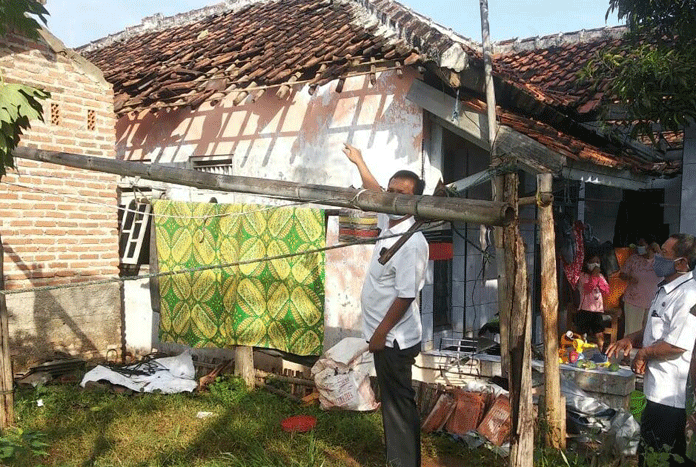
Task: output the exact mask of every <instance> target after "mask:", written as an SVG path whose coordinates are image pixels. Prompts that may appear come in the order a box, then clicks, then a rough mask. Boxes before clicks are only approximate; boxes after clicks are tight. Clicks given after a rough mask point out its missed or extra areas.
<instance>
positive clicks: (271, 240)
mask: <svg viewBox="0 0 696 467" xmlns="http://www.w3.org/2000/svg"><path fill="white" fill-rule="evenodd" d="M154 213H155V228H156V234H157V258H158V260H159V269H160V272H162V273H164V272H169V271H177V270H185V269H193V268H198V267H201V266H214V265H221V264H230V263H239V262H244V261H248V260H254V259H262V258H265V257H271V256H279V255H284V254H288V253H302V252H304V251H311V250H315V249H317V248H322V247H324V246H325V244H326V241H325V233H326V224H325V221H324V212H323V211H322V210H320V209H309V208H291V207H281V208H275V209H267V207H266V206H259V205H251V204H208V203H187V202H175V201H156V202H155V203H154ZM159 283H160V296H161V311H160V313H161V316H160V329H159V335H160V340H161V341H163V342H176V343H180V344H186V345H188V346H191V347H218V348H223V347H230V346H234V345H248V346H256V347H266V348H273V349H278V350H282V351H285V352H290V353H294V354H298V355H320V354H321V352H322V342H323V339H324V253H323V252H318V253H307V254H304V255H297V256H292V257H289V258H285V259H276V260H272V261H257V262H252V263H248V264H241V265H235V266H229V267H224V268H213V269H207V270H203V271H198V272H185V273H182V274H175V275H170V276H162V277H160V280H159Z"/></svg>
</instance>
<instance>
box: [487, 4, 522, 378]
mask: <svg viewBox="0 0 696 467" xmlns="http://www.w3.org/2000/svg"><path fill="white" fill-rule="evenodd" d="M479 6H480V8H481V44H482V46H483V74H484V80H485V85H486V116H487V121H488V144H489V146H490V155H491V167H496V166H498V165H500V163H501V161H500V157H499V156H498V153H497V151H496V147H497V145H496V140H497V137H498V120H497V118H496V110H495V106H496V103H495V86H494V84H493V58H492V56H491V50H492V47H491V34H490V27H489V24H488V0H479ZM491 183H492V186H491V188H492V192H493V201H494V202H502V201H503V199H504V196H503V187H504V177H503V176H502V175H499V176H497V177H495V178H494V179H493V181H492V182H491ZM513 206H515V211H516V210H517V205H513ZM503 237H504V233H503V230H502V229H495V231H494V232H493V241H494V243H495V257H496V264H497V266H498V316H499V320H500V368H501V372H502V376H503V377H504V378H507V377H508V375H509V369H510V360H509V358H508V337H509V334H508V328H509V321H510V316H509V314H508V312H509V310H510V306H509V304H508V303H507V302H508V301H509V296H508V290H507V289H508V281H509V279H508V277H507V276H506V271H505V269H506V268H505V267H504V266H503V265H504V264H506V262H507V261H506V259H505V258H506V256H508V255H509V252H508V251H506V250H505V248H504V240H503Z"/></svg>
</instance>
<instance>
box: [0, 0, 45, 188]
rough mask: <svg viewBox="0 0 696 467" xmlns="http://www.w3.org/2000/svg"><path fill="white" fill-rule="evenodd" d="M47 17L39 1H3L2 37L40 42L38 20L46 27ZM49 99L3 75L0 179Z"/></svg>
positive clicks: (0, 1)
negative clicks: (23, 135) (10, 80)
mask: <svg viewBox="0 0 696 467" xmlns="http://www.w3.org/2000/svg"><path fill="white" fill-rule="evenodd" d="M32 15H33V16H32ZM47 15H48V12H47V11H46V9H45V8H44V6H43V5H42V4H41V3H39V2H38V1H36V0H0V37H6V36H7V34H8V33H16V34H21V35H23V36H25V37H28V38H30V39H37V38H38V37H39V29H40V28H41V24H40V23H39V21H37V18H38V20H40V21H41V22H43V23H44V24H45V23H46V16H47ZM48 97H50V94H49V93H48V92H46V91H42V90H40V89H35V88H32V87H31V86H26V85H22V84H12V83H5V80H4V77H3V76H2V75H0V177H2V176H3V175H5V173H6V170H7V168H13V167H14V160H13V157H12V150H13V149H14V148H15V147H17V144H18V143H19V138H20V136H21V135H22V132H23V131H25V130H27V129H28V128H29V127H30V121H31V120H34V119H39V120H41V121H43V107H42V106H41V102H40V100H43V99H46V98H48Z"/></svg>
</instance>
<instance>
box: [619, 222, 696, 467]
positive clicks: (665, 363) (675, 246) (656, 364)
mask: <svg viewBox="0 0 696 467" xmlns="http://www.w3.org/2000/svg"><path fill="white" fill-rule="evenodd" d="M662 250H663V255H662V256H660V255H655V262H654V264H653V268H654V270H655V274H657V275H658V276H659V277H663V278H664V280H663V281H662V282H660V284H659V285H658V290H657V293H656V294H655V298H654V299H653V301H652V303H651V305H650V308H649V310H648V318H647V323H646V324H645V329H644V330H641V331H637V332H634V333H633V334H629V335H628V336H626V337H624V338H623V339H621V340H620V341H618V342H616V343H614V344H612V345H610V346H609V348H608V349H607V354H608V355H609V356H610V357H612V356H615V355H618V354H620V353H623V355H624V356H628V355H629V353H630V351H631V350H632V349H633V348H634V347H635V348H639V350H638V353H637V354H636V356H635V358H634V359H633V362H632V364H631V368H632V369H633V371H634V372H636V373H637V374H644V375H645V376H644V380H643V392H644V393H645V398H646V400H647V404H646V407H645V409H644V411H643V414H642V416H641V429H640V435H641V447H640V450H639V453H640V454H641V456H640V457H641V460H640V463H641V465H645V453H646V449H648V450H653V451H664V450H665V449H668V450H669V452H670V453H671V454H674V455H673V456H670V461H669V465H670V466H692V465H693V463H692V462H690V461H689V460H688V459H686V458H685V455H684V454H685V449H686V441H685V435H684V429H685V426H686V411H685V399H686V378H687V375H688V372H689V366H690V362H691V353H692V350H693V348H694V342H695V341H696V316H694V315H692V314H691V313H690V310H691V308H692V307H693V306H694V305H696V281H694V277H693V273H692V272H691V269H692V268H693V265H694V262H696V240H695V239H694V237H693V236H691V235H687V234H674V235H671V236H670V237H669V238H668V239H667V241H666V242H665V243H664V245H663V246H662Z"/></svg>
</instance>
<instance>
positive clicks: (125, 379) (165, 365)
mask: <svg viewBox="0 0 696 467" xmlns="http://www.w3.org/2000/svg"><path fill="white" fill-rule="evenodd" d="M195 377H196V369H195V367H194V366H193V358H192V357H191V352H190V351H189V350H187V351H185V352H184V353H182V354H180V355H177V356H175V357H162V358H155V359H152V360H150V361H148V362H146V363H137V364H134V365H129V366H124V367H121V368H117V369H111V368H107V367H105V366H102V365H98V366H97V367H95V368H93V369H92V370H90V371H88V372H87V373H86V374H85V376H84V378H82V382H81V383H80V386H82V387H85V385H86V384H87V383H89V382H90V381H94V382H97V381H108V382H109V383H111V384H117V385H119V386H124V387H126V388H128V389H131V390H133V391H137V392H157V391H158V392H161V393H164V394H174V393H177V392H193V390H194V389H196V387H198V383H197V382H196V380H195Z"/></svg>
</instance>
